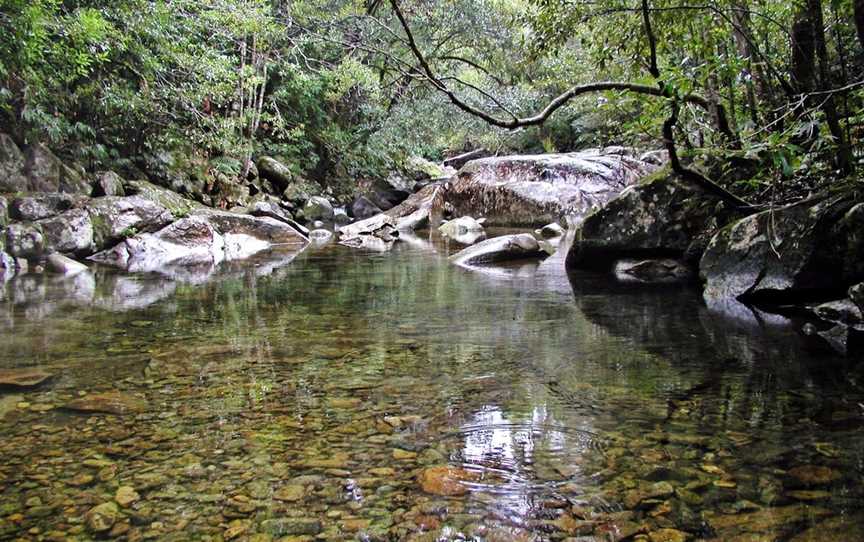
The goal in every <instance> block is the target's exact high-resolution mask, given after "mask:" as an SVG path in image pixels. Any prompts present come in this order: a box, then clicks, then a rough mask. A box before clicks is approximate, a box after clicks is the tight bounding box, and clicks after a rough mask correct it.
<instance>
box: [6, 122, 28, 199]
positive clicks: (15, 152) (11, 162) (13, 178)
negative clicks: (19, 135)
mask: <svg viewBox="0 0 864 542" xmlns="http://www.w3.org/2000/svg"><path fill="white" fill-rule="evenodd" d="M28 189H29V186H28V183H27V177H26V176H25V175H24V154H23V153H22V152H21V149H19V148H18V145H16V144H15V141H13V140H12V138H11V137H9V135H7V134H2V133H0V192H21V191H24V190H28Z"/></svg>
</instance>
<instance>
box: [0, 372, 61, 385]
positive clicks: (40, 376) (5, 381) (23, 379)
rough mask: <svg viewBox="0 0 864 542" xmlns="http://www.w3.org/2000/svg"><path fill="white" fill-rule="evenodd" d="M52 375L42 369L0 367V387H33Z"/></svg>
mask: <svg viewBox="0 0 864 542" xmlns="http://www.w3.org/2000/svg"><path fill="white" fill-rule="evenodd" d="M53 376H54V375H53V374H52V373H49V372H46V371H43V370H42V369H0V387H4V386H7V387H13V388H33V387H35V386H38V385H40V384H42V383H43V382H45V381H47V380H48V379H50V378H52V377H53Z"/></svg>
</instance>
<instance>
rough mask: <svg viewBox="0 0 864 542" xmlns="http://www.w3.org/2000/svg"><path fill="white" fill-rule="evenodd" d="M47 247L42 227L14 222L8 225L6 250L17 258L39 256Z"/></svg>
mask: <svg viewBox="0 0 864 542" xmlns="http://www.w3.org/2000/svg"><path fill="white" fill-rule="evenodd" d="M44 248H45V239H44V237H43V236H42V231H41V230H40V228H38V227H36V226H33V225H32V224H23V223H14V224H9V226H7V227H6V251H7V252H9V254H10V255H12V256H13V257H15V258H38V257H40V256H41V255H42V251H43V250H44Z"/></svg>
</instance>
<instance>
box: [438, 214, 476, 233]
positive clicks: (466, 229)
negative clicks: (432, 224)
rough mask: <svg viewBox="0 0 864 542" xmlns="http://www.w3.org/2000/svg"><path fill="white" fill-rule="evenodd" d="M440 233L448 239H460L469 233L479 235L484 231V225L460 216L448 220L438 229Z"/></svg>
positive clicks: (470, 218) (471, 218)
mask: <svg viewBox="0 0 864 542" xmlns="http://www.w3.org/2000/svg"><path fill="white" fill-rule="evenodd" d="M438 231H440V232H441V234H442V235H446V236H447V237H451V238H452V237H458V236H460V235H466V234H469V233H479V232H482V231H483V224H482V223H480V222H479V221H477V220H475V219H474V218H473V217H470V216H460V217H459V218H454V219H453V220H448V221H447V222H445V223H444V224H442V225H441V226H439V227H438Z"/></svg>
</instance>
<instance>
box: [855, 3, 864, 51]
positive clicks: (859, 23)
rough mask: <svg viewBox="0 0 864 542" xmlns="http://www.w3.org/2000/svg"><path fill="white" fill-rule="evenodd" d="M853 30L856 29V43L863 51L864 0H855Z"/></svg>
mask: <svg viewBox="0 0 864 542" xmlns="http://www.w3.org/2000/svg"><path fill="white" fill-rule="evenodd" d="M855 28H857V29H858V42H859V43H860V44H861V49H864V0H855Z"/></svg>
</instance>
